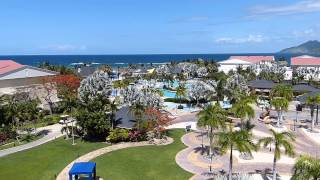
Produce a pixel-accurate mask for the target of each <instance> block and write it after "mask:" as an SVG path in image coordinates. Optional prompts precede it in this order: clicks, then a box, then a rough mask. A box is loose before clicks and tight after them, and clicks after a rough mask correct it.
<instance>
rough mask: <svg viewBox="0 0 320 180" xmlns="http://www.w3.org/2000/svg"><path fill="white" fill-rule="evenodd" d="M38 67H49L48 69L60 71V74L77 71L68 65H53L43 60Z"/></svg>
mask: <svg viewBox="0 0 320 180" xmlns="http://www.w3.org/2000/svg"><path fill="white" fill-rule="evenodd" d="M38 67H39V68H42V69H47V70H50V71H56V72H59V74H75V72H74V71H73V70H72V69H70V68H68V67H66V66H63V65H53V64H50V63H49V62H48V61H44V62H42V63H41V64H39V66H38Z"/></svg>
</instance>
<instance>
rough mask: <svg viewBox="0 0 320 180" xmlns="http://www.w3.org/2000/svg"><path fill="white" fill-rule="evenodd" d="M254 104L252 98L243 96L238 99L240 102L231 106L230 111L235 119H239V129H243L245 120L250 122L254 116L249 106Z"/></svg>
mask: <svg viewBox="0 0 320 180" xmlns="http://www.w3.org/2000/svg"><path fill="white" fill-rule="evenodd" d="M254 102H255V100H254V98H252V97H249V96H244V97H242V98H240V101H238V102H237V103H236V104H234V105H233V106H232V109H231V111H232V112H233V113H234V115H235V117H237V118H240V120H241V129H242V128H243V124H244V121H245V120H248V119H249V120H250V119H251V118H254V116H255V112H254V109H253V108H252V107H251V106H250V104H252V103H254Z"/></svg>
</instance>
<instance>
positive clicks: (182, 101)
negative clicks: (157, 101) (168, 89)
mask: <svg viewBox="0 0 320 180" xmlns="http://www.w3.org/2000/svg"><path fill="white" fill-rule="evenodd" d="M164 102H173V103H183V104H186V103H189V101H188V100H187V99H184V98H182V99H181V100H180V99H179V98H166V99H164Z"/></svg>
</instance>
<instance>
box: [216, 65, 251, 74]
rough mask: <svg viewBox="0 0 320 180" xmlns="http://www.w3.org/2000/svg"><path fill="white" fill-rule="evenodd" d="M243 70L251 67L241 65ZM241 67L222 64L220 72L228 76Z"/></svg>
mask: <svg viewBox="0 0 320 180" xmlns="http://www.w3.org/2000/svg"><path fill="white" fill-rule="evenodd" d="M240 66H241V67H242V68H243V69H246V68H247V67H250V65H240ZM238 67H239V65H236V64H220V66H219V68H218V69H219V71H223V72H224V73H226V74H228V73H229V71H231V70H232V71H236V70H237V68H238Z"/></svg>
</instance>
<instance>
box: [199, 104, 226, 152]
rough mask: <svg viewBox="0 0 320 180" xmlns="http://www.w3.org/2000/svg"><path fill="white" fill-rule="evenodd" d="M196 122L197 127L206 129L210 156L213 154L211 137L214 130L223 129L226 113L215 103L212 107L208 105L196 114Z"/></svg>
mask: <svg viewBox="0 0 320 180" xmlns="http://www.w3.org/2000/svg"><path fill="white" fill-rule="evenodd" d="M197 116H198V122H197V125H198V126H199V127H206V128H208V134H209V141H210V142H209V143H210V148H209V155H210V156H212V153H213V150H212V148H213V137H214V132H213V131H214V130H217V129H219V128H225V124H226V121H227V116H226V111H225V110H224V109H223V108H221V107H220V105H219V104H218V103H217V104H215V105H214V106H212V105H210V106H208V107H206V108H205V109H203V110H202V111H200V112H199V113H198V114H197Z"/></svg>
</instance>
